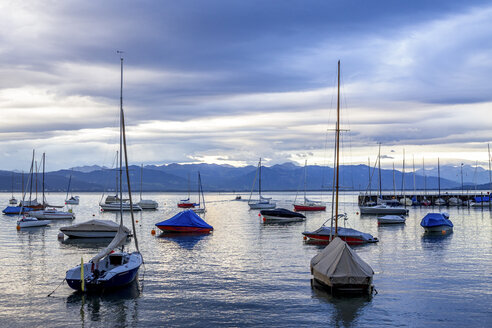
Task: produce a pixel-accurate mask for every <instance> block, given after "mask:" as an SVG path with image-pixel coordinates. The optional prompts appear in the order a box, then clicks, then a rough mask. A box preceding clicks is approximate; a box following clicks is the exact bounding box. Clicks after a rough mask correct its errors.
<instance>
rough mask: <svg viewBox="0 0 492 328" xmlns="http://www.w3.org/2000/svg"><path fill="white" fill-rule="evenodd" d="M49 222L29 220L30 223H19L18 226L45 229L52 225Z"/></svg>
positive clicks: (21, 221)
mask: <svg viewBox="0 0 492 328" xmlns="http://www.w3.org/2000/svg"><path fill="white" fill-rule="evenodd" d="M50 223H51V221H49V220H29V221H23V220H20V221H17V226H18V227H19V228H34V227H44V226H47V225H48V224H50Z"/></svg>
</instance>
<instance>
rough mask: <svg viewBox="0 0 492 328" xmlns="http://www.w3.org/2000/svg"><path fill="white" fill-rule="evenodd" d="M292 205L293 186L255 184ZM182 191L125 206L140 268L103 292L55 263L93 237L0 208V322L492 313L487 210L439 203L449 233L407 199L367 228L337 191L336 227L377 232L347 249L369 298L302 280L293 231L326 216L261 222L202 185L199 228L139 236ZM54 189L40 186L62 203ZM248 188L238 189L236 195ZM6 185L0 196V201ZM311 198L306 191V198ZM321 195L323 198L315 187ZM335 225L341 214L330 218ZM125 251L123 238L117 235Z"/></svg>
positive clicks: (434, 317) (91, 201)
mask: <svg viewBox="0 0 492 328" xmlns="http://www.w3.org/2000/svg"><path fill="white" fill-rule="evenodd" d="M267 194H268V196H272V197H273V198H274V199H275V200H277V206H278V207H286V208H288V209H292V201H293V200H294V197H295V193H267ZM79 195H80V205H79V206H74V212H75V213H76V219H75V220H74V221H73V223H79V222H83V221H86V220H89V219H93V218H101V219H110V220H116V216H115V214H113V213H100V211H99V206H98V203H99V200H100V198H101V195H100V194H92V193H80V194H79ZM183 196H185V195H184V194H182V193H176V194H173V193H148V194H146V195H145V197H144V198H146V199H155V200H157V201H158V202H159V209H158V210H157V211H146V212H142V213H136V218H137V219H138V220H139V222H138V223H137V237H138V239H139V243H140V250H141V253H142V254H143V257H144V261H145V266H144V267H141V269H140V280H139V283H138V284H135V285H132V286H130V287H129V288H127V289H125V290H123V291H121V292H118V293H113V294H107V295H102V296H82V295H80V294H78V293H74V292H73V291H72V289H70V288H69V287H68V286H67V284H66V283H64V284H63V285H62V286H60V287H59V288H58V289H57V291H56V292H55V293H54V294H53V295H52V296H51V297H46V296H47V295H48V294H49V293H50V292H51V291H53V290H54V289H55V288H56V287H57V286H58V285H59V284H60V283H61V282H62V280H63V278H64V277H65V271H66V270H68V269H69V268H71V267H73V266H75V265H77V264H78V263H80V259H81V257H83V258H84V261H88V260H89V259H90V258H91V257H92V256H94V255H95V254H96V253H97V252H98V251H99V250H100V249H102V248H103V247H104V246H105V244H104V243H97V244H91V243H87V242H86V243H84V242H83V241H72V240H67V239H65V241H63V242H61V241H59V240H58V239H57V234H58V232H59V230H58V229H59V228H60V227H62V226H65V225H69V224H71V223H72V221H66V220H65V221H63V220H62V221H58V222H53V223H52V224H51V225H50V226H49V227H44V228H31V229H25V230H21V231H17V230H16V217H9V216H5V215H1V216H0V222H1V227H2V229H0V244H1V247H2V248H1V249H2V256H1V257H0V270H1V271H0V326H1V327H41V326H43V327H67V326H75V327H80V326H82V327H153V326H186V327H217V326H227V327H231V326H232V327H234V326H238V327H247V326H251V327H301V326H302V327H307V326H310V327H321V326H326V327H328V326H337V327H381V326H389V327H395V326H404V327H406V326H411V327H430V326H432V327H463V326H466V327H486V326H488V327H490V324H491V322H492V216H491V214H490V212H489V211H488V210H484V211H482V210H481V209H468V208H447V209H446V211H447V212H449V214H450V219H451V220H452V221H453V223H454V233H452V234H450V235H447V236H434V237H429V236H425V235H424V234H423V229H422V228H421V227H420V225H419V224H420V220H421V218H422V217H423V216H424V215H425V214H426V213H428V212H432V211H435V212H436V211H438V209H437V208H434V209H432V208H412V209H410V214H409V216H408V219H407V223H406V224H405V225H401V226H388V227H378V225H377V220H376V217H374V216H373V217H372V216H362V217H361V216H360V215H358V214H357V212H358V208H357V205H356V194H355V193H347V194H344V195H343V197H342V198H341V199H342V206H341V208H342V211H344V212H346V213H347V214H348V215H349V220H348V221H347V222H346V225H347V226H348V227H352V228H355V229H359V230H362V231H364V232H368V233H371V234H373V235H374V236H377V237H378V238H379V239H380V242H379V243H376V244H370V245H365V246H358V247H355V250H356V252H357V253H358V254H359V255H360V256H361V257H362V258H363V259H364V260H365V261H366V262H367V263H369V265H371V267H372V268H373V269H374V271H375V275H374V285H375V287H376V289H377V291H378V294H377V295H374V296H373V297H356V298H335V297H332V296H330V295H328V294H326V293H324V292H322V291H319V290H317V289H313V288H312V287H311V275H310V269H309V261H310V259H311V258H312V257H313V256H314V255H316V254H317V253H318V252H319V251H320V250H321V247H320V246H315V245H307V244H305V243H304V241H303V238H302V235H301V232H302V231H304V230H312V229H316V228H318V227H319V226H320V225H321V224H322V223H323V222H324V221H325V220H326V219H327V218H328V215H329V211H327V212H322V213H308V214H307V220H306V222H302V223H295V224H289V225H266V224H263V223H262V222H261V221H260V218H259V217H258V213H259V212H258V211H256V210H253V211H250V210H249V207H248V204H247V202H243V201H233V199H234V197H235V195H233V194H227V193H223V194H218V193H210V194H207V193H206V194H205V198H206V201H207V210H208V212H207V213H206V214H205V215H201V216H202V217H203V218H204V219H205V220H206V221H207V222H208V223H209V224H211V225H213V226H214V229H215V230H214V232H213V233H212V234H210V235H207V236H182V237H179V236H171V237H165V236H161V235H160V233H157V234H156V235H155V236H152V235H151V233H150V232H151V230H152V228H153V227H154V224H155V223H157V222H160V221H162V220H164V219H168V218H170V217H171V216H173V215H174V214H176V213H177V212H178V208H177V207H176V203H177V201H178V200H179V199H181V198H183ZM64 197H65V194H64V193H51V194H49V195H48V196H47V199H48V201H49V202H50V203H52V204H62V203H63V200H64ZM247 197H248V195H246V194H243V198H247ZM9 198H10V194H8V193H3V194H0V204H2V206H3V207H4V206H6V205H7V203H8V199H9ZM313 198H316V197H315V196H313ZM324 198H326V199H328V198H329V196H328V195H325V196H324ZM124 217H125V225H127V226H128V227H131V223H130V220H129V218H130V217H129V214H125V216H124ZM342 226H343V224H342ZM127 245H128V246H127V247H128V248H130V249H131V250H132V249H133V242H131V243H129V244H127Z"/></svg>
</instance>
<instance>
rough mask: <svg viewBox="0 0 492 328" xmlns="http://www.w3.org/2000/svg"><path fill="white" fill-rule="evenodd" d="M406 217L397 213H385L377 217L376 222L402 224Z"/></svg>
mask: <svg viewBox="0 0 492 328" xmlns="http://www.w3.org/2000/svg"><path fill="white" fill-rule="evenodd" d="M405 221H406V219H405V218H404V217H402V216H397V215H386V216H382V217H379V218H378V224H404V223H405Z"/></svg>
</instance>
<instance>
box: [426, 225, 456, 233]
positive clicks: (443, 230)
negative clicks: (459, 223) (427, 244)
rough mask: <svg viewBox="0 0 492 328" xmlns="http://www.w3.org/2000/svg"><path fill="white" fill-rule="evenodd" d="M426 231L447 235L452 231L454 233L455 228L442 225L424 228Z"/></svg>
mask: <svg viewBox="0 0 492 328" xmlns="http://www.w3.org/2000/svg"><path fill="white" fill-rule="evenodd" d="M424 231H425V232H426V233H442V234H446V233H449V232H451V231H453V227H450V226H448V225H440V226H434V227H424Z"/></svg>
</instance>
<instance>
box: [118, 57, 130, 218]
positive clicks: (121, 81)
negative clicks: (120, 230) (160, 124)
mask: <svg viewBox="0 0 492 328" xmlns="http://www.w3.org/2000/svg"><path fill="white" fill-rule="evenodd" d="M120 70H121V80H120V168H119V170H120V172H119V173H120V225H121V226H123V124H124V123H123V56H121V57H120ZM125 150H126V149H125ZM125 155H126V154H125ZM128 188H130V184H128Z"/></svg>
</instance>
